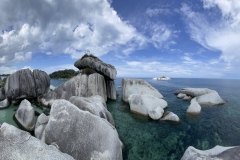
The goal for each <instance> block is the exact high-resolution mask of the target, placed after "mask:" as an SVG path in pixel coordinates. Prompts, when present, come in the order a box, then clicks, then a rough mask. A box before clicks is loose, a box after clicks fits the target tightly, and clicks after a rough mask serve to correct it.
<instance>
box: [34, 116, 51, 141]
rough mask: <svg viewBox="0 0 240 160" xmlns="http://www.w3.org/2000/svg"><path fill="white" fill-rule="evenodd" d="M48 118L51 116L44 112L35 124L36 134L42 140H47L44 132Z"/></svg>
mask: <svg viewBox="0 0 240 160" xmlns="http://www.w3.org/2000/svg"><path fill="white" fill-rule="evenodd" d="M48 120H49V116H46V115H45V114H44V113H42V114H41V115H40V116H39V117H38V119H37V123H36V125H35V129H34V133H35V136H36V137H37V138H38V139H40V140H42V141H45V139H43V138H44V134H45V132H44V131H45V128H46V125H47V123H48Z"/></svg>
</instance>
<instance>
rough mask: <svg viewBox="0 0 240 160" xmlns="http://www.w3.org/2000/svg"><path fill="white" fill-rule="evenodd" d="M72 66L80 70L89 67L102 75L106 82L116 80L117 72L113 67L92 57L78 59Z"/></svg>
mask: <svg viewBox="0 0 240 160" xmlns="http://www.w3.org/2000/svg"><path fill="white" fill-rule="evenodd" d="M74 66H75V67H77V68H78V69H80V70H81V69H84V68H86V67H89V68H91V69H93V70H95V71H96V72H98V73H99V74H102V75H104V78H105V79H108V80H115V79H116V78H117V70H116V68H115V67H114V66H112V65H110V64H106V63H104V62H103V61H101V60H100V59H99V58H97V57H94V56H87V57H84V58H83V59H79V60H77V61H76V62H75V63H74Z"/></svg>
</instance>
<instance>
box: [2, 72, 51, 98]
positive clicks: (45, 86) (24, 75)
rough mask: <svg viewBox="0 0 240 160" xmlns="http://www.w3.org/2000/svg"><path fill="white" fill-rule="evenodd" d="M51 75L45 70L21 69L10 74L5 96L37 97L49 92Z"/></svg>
mask: <svg viewBox="0 0 240 160" xmlns="http://www.w3.org/2000/svg"><path fill="white" fill-rule="evenodd" d="M49 86H50V77H49V76H48V74H47V73H46V72H44V71H40V70H33V72H32V71H31V70H29V69H22V70H19V71H17V72H15V73H13V74H11V75H10V76H8V78H7V80H6V84H5V96H6V97H7V98H8V99H10V100H12V99H22V98H36V97H38V96H40V95H43V94H44V93H47V92H48V90H49Z"/></svg>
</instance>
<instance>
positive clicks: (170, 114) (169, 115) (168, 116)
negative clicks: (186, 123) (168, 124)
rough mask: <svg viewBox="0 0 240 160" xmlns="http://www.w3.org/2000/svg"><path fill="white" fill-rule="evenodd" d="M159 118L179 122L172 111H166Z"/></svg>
mask: <svg viewBox="0 0 240 160" xmlns="http://www.w3.org/2000/svg"><path fill="white" fill-rule="evenodd" d="M161 120H163V121H172V122H180V119H179V117H178V116H177V115H176V114H174V113H173V112H167V113H166V114H165V115H164V116H163V117H162V118H161Z"/></svg>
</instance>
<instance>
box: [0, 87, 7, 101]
mask: <svg viewBox="0 0 240 160" xmlns="http://www.w3.org/2000/svg"><path fill="white" fill-rule="evenodd" d="M5 98H6V96H5V89H4V88H0V100H4V99H5Z"/></svg>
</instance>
